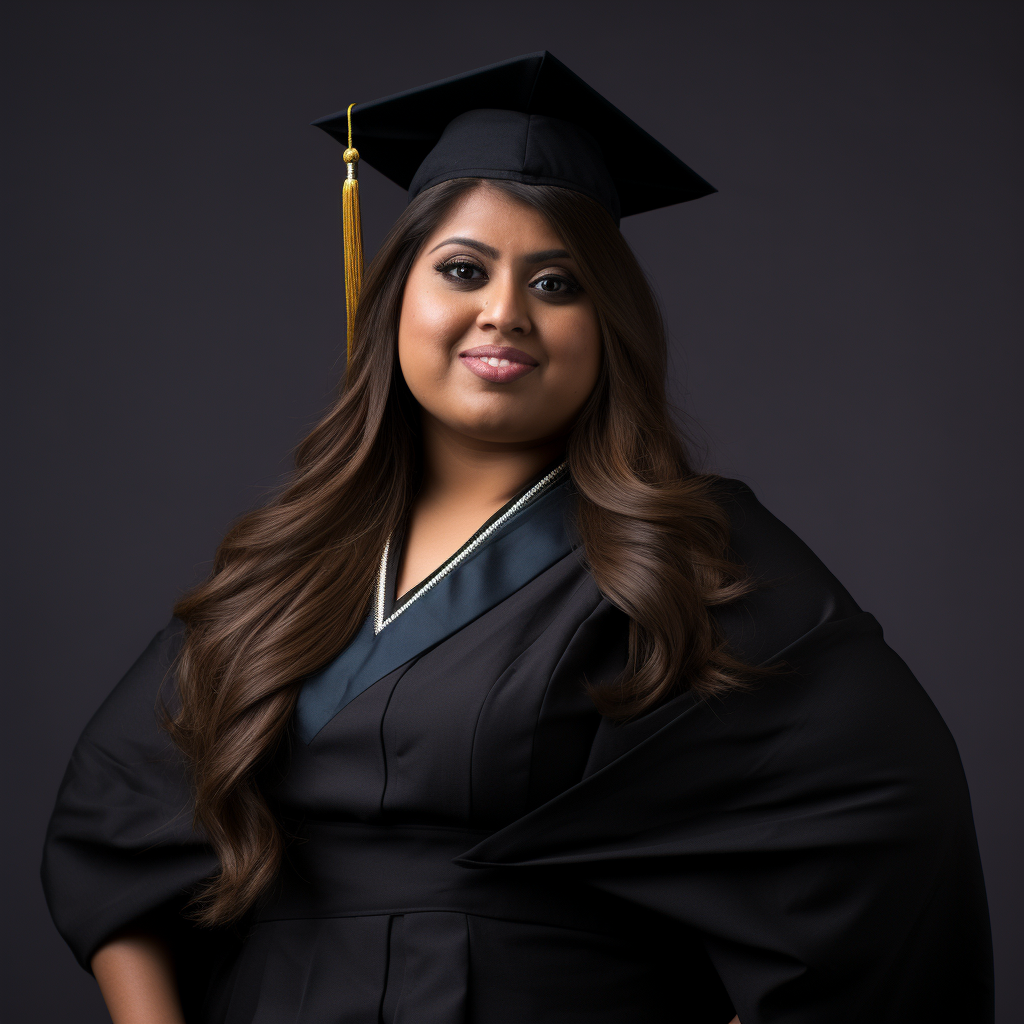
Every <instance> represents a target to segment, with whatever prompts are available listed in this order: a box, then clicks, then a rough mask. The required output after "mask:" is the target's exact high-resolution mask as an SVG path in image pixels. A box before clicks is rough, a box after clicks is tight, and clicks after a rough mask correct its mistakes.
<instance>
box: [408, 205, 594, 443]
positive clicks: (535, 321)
mask: <svg viewBox="0 0 1024 1024" xmlns="http://www.w3.org/2000/svg"><path fill="white" fill-rule="evenodd" d="M398 357H399V362H400V364H401V367H402V373H403V375H404V377H405V380H406V383H407V384H408V385H409V389H410V390H411V391H412V394H413V396H414V397H415V398H416V400H417V401H418V402H419V404H420V406H421V407H422V409H423V412H424V415H425V416H430V417H433V418H434V419H435V420H437V421H439V422H440V423H442V424H444V425H445V426H446V427H448V428H449V429H450V430H453V431H455V432H456V433H458V434H460V435H462V436H463V437H465V438H467V439H473V440H474V441H478V442H485V443H497V444H513V445H523V444H531V443H544V442H548V441H550V440H552V439H554V438H557V437H558V436H559V435H560V434H561V433H563V432H564V431H565V430H567V428H568V427H569V426H570V425H571V424H572V422H573V420H574V419H575V418H576V415H577V414H578V413H579V411H580V409H581V408H582V407H583V404H584V402H585V401H586V400H587V397H588V396H589V395H590V393H591V391H592V390H593V388H594V384H595V383H596V381H597V376H598V371H599V369H600V365H601V336H600V329H599V326H598V319H597V313H596V311H595V309H594V305H593V303H592V302H591V301H590V299H589V298H588V297H587V296H586V295H585V294H584V292H583V291H582V289H581V288H580V286H579V284H578V277H577V269H576V265H575V263H574V262H573V260H571V259H570V258H569V254H568V253H567V252H566V250H565V248H564V246H563V244H562V240H561V239H560V238H559V237H558V235H557V234H556V233H555V231H554V229H553V228H552V227H551V225H550V224H549V223H548V221H547V220H546V219H545V218H544V217H543V216H542V215H541V214H540V213H539V212H538V211H537V210H534V209H533V208H532V207H529V206H525V205H523V204H521V203H519V202H518V201H516V200H515V199H513V198H511V197H510V196H507V195H505V194H504V193H502V192H500V191H498V190H497V189H493V188H490V187H488V186H486V185H483V186H481V187H480V188H477V189H475V190H474V191H472V192H470V193H468V194H467V195H465V196H463V198H462V199H461V201H460V202H459V204H458V205H457V206H456V207H455V208H454V209H453V211H452V212H451V213H450V214H449V215H448V217H447V219H446V220H445V221H444V222H443V223H442V224H441V225H440V226H439V227H438V229H437V230H436V231H435V232H434V233H433V234H432V235H431V236H430V237H429V238H428V239H427V240H426V242H425V243H424V245H423V247H422V249H421V250H420V252H419V254H418V256H417V258H416V262H415V263H414V265H413V267H412V270H411V272H410V274H409V279H408V281H407V283H406V286H405V292H404V294H403V297H402V313H401V318H400V321H399V329H398Z"/></svg>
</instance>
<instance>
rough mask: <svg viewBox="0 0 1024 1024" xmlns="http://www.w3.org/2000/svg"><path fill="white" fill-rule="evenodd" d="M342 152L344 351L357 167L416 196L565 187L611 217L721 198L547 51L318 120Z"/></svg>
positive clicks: (355, 234)
mask: <svg viewBox="0 0 1024 1024" xmlns="http://www.w3.org/2000/svg"><path fill="white" fill-rule="evenodd" d="M313 124H314V125H316V126H317V127H318V128H322V129H323V130H324V131H326V132H327V133H328V134H329V135H331V136H333V137H334V138H336V139H337V140H338V141H339V142H341V143H342V144H344V145H345V147H346V149H345V153H344V159H345V162H346V164H347V165H348V177H347V178H346V181H345V184H344V186H343V188H342V209H343V220H344V233H345V298H346V305H347V309H348V343H349V347H350V349H351V344H352V324H353V320H354V317H355V307H356V303H357V301H358V295H359V282H360V279H361V278H362V241H361V237H360V228H359V205H358V196H359V192H358V182H357V180H356V164H357V163H358V161H359V160H360V159H364V160H366V162H367V163H369V164H370V166H371V167H374V168H375V169H376V170H378V171H380V172H381V174H383V175H384V176H385V177H386V178H390V180H391V181H393V182H395V184H397V185H400V186H401V187H402V188H405V189H408V190H409V198H410V199H413V198H415V197H416V196H417V195H419V193H420V192H422V191H424V190H425V189H428V188H430V187H431V186H433V185H437V184H439V183H440V182H442V181H448V180H450V179H452V178H498V179H506V180H512V181H520V182H525V183H526V184H532V185H560V186H562V187H563V188H568V189H572V190H573V191H575V192H581V193H583V194H584V195H586V196H589V197H590V198H591V199H593V200H595V201H596V202H598V203H600V204H601V205H602V206H603V207H604V208H605V209H606V210H607V211H608V212H609V213H610V214H611V216H612V217H613V218H614V219H615V221H616V223H617V222H618V221H619V218H620V217H628V216H630V215H631V214H634V213H644V212H646V211H647V210H656V209H659V208H660V207H663V206H671V205H674V204H675V203H685V202H687V201H688V200H690V199H699V198H700V197H701V196H706V195H710V194H711V193H712V192H714V191H715V189H714V188H713V187H712V186H711V185H709V184H708V183H707V182H706V181H705V180H704V179H703V178H701V177H700V176H699V175H697V174H695V173H694V172H693V171H692V170H691V169H690V168H689V167H687V166H686V164H684V163H683V162H682V160H680V159H679V158H678V157H677V156H675V155H674V154H673V153H671V152H670V151H669V150H667V149H666V148H665V147H664V146H663V145H662V144H661V143H660V142H658V141H657V140H656V139H654V138H652V137H651V136H650V135H648V134H647V132H645V131H644V130H643V129H642V128H641V127H640V126H639V125H637V124H635V123H634V122H633V121H631V120H630V119H629V118H628V117H626V115H625V114H623V113H622V111H621V110H619V109H618V108H617V107H615V106H614V105H613V104H611V103H609V102H608V100H606V99H605V98H604V97H603V96H601V95H600V94H599V93H598V92H596V91H595V90H594V89H592V88H591V87H590V86H589V85H587V83H586V82H584V81H583V79H581V78H580V77H579V76H578V75H575V74H573V72H572V71H570V70H569V69H568V68H567V67H566V66H565V65H564V64H563V63H562V62H561V61H559V60H557V59H556V58H555V57H553V56H552V55H551V54H550V53H548V52H546V51H542V52H540V53H530V54H526V55H525V56H522V57H514V58H513V59H512V60H507V61H502V62H501V63H500V64H492V65H490V66H489V67H485V68H479V69H478V70H476V71H468V72H466V73H465V74H461V75H456V76H454V77H453V78H446V79H444V80H442V81H440V82H433V83H431V84H430V85H423V86H420V87H419V88H416V89H409V90H407V91H406V92H401V93H397V94H396V95H394V96H387V97H385V98H384V99H380V100H373V101H372V102H370V103H354V104H351V105H350V106H349V107H348V109H347V110H346V111H343V112H341V113H338V114H331V115H330V116H328V117H322V118H320V119H319V120H317V121H314V122H313Z"/></svg>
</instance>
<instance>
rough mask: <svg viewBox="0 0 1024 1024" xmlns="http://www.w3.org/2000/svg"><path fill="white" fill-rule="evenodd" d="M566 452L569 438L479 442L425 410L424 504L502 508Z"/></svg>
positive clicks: (421, 500)
mask: <svg viewBox="0 0 1024 1024" xmlns="http://www.w3.org/2000/svg"><path fill="white" fill-rule="evenodd" d="M564 451H565V439H564V438H557V439H550V438H549V439H545V440H542V441H530V442H520V443H516V442H495V441H480V440H478V439H476V438H471V437H467V436H466V435H465V434H459V433H457V432H456V431H454V430H452V429H451V428H450V427H448V426H446V425H445V424H444V423H442V422H441V421H440V420H438V419H435V418H434V417H433V416H431V415H430V414H429V413H427V412H425V411H424V413H423V485H422V488H421V490H420V495H419V501H420V502H421V503H426V504H431V505H433V504H434V503H445V504H446V503H448V502H450V501H457V502H459V503H460V504H466V505H470V506H477V507H483V508H493V509H498V508H500V507H501V506H502V505H504V504H505V503H506V502H507V501H509V500H510V499H511V498H513V497H514V496H515V495H516V494H517V493H518V492H519V491H520V490H522V488H523V487H524V485H525V484H527V483H528V482H529V481H530V480H532V479H533V478H534V477H535V476H537V475H538V474H539V473H540V472H541V470H543V469H544V467H545V466H547V465H549V464H550V463H552V462H554V461H555V460H556V459H558V457H559V456H560V455H562V454H563V453H564Z"/></svg>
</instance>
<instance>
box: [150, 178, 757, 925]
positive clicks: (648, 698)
mask: <svg viewBox="0 0 1024 1024" xmlns="http://www.w3.org/2000/svg"><path fill="white" fill-rule="evenodd" d="M477 188H492V189H497V190H499V191H501V192H503V193H505V194H506V195H509V196H511V197H512V198H514V199H515V200H517V201H519V202H521V203H525V204H527V205H528V206H531V207H533V208H534V209H536V210H538V211H540V212H541V213H542V214H543V215H544V216H545V217H546V218H547V219H548V221H549V222H550V223H551V225H552V226H553V228H554V229H555V231H556V232H557V233H558V235H559V236H560V237H561V239H562V241H563V244H564V245H565V247H566V249H567V250H568V251H569V253H570V254H571V255H572V257H573V258H574V260H575V261H576V264H577V267H578V270H579V278H580V284H581V286H582V287H583V289H584V290H585V291H586V293H587V294H588V295H589V296H590V297H591V299H592V301H593V302H594V305H595V307H596V309H597V314H598V318H599V322H600V330H601V337H602V344H603V347H604V351H603V358H602V365H601V370H600V374H599V378H598V381H597V384H596V386H595V387H594V390H593V392H592V394H591V395H590V397H589V399H588V400H587V402H586V404H585V406H584V408H583V409H582V410H581V412H580V414H579V416H578V418H577V420H576V422H575V424H574V425H573V426H572V428H571V431H570V434H569V437H568V440H567V448H566V454H567V459H568V463H569V470H570V473H571V477H572V481H573V483H574V485H575V487H576V490H577V491H578V494H579V500H578V512H577V516H578V528H579V534H580V537H581V538H582V545H583V555H584V558H585V560H586V564H587V567H588V569H589V571H590V572H591V574H592V575H593V578H594V580H595V581H596V583H597V585H598V587H599V588H600V590H601V591H602V593H603V594H604V595H605V596H606V597H607V598H608V599H609V600H610V601H611V602H612V603H613V604H615V605H616V606H617V607H618V608H620V609H621V610H622V611H623V612H625V613H626V614H627V615H628V616H629V620H630V628H629V656H628V663H627V666H626V670H625V672H624V673H623V674H622V676H621V677H620V678H619V679H618V680H616V681H615V682H614V683H613V684H611V685H608V686H605V687H603V688H600V689H597V688H592V689H591V696H592V698H593V700H594V701H595V703H596V705H597V707H598V708H599V710H600V711H601V712H602V713H603V714H605V715H608V716H612V717H615V718H628V717H631V716H635V715H637V714H640V713H642V712H644V711H646V710H647V709H649V708H651V707H653V706H654V705H656V704H658V703H659V702H661V701H662V700H664V699H666V698H667V697H668V696H669V695H670V694H672V693H675V692H678V691H679V690H680V689H683V688H689V689H691V690H693V691H696V692H697V693H698V694H701V695H707V694H713V693H717V692H721V691H723V690H725V689H726V688H728V687H730V686H735V685H742V679H743V677H744V673H745V671H746V670H745V667H744V666H743V665H741V664H740V663H739V662H738V661H736V660H735V659H734V658H732V657H731V656H730V654H729V652H728V651H727V650H726V649H725V647H724V645H723V643H722V640H721V638H720V636H719V634H718V632H717V630H716V627H715V624H714V620H713V618H712V616H711V614H710V609H711V607H712V606H714V605H718V604H722V603H725V602H728V601H730V600H733V599H734V598H736V597H738V596H739V595H740V594H741V593H743V592H744V590H745V588H746V584H745V582H744V579H743V577H742V574H741V572H740V570H739V569H738V567H737V566H735V565H734V564H732V563H731V562H730V561H729V559H728V541H729V529H728V518H727V515H726V513H725V511H724V509H723V508H722V506H721V505H720V504H719V502H718V501H717V500H716V498H715V488H714V484H715V481H716V479H717V478H715V477H711V476H705V475H701V474H698V473H696V472H695V471H694V469H693V468H692V466H691V464H690V461H689V459H688V457H687V452H686V448H685V445H684V443H683V441H682V439H681V437H680V435H679V432H678V431H677V429H676V427H675V426H674V424H673V422H672V418H671V415H670V412H669V407H668V403H667V399H666V395H665V387H664V383H665V379H666V372H667V352H666V344H665V334H664V328H663V325H662V320H661V314H660V311H659V309H658V305H657V302H656V300H655V298H654V295H653V294H652V292H651V289H650V286H649V285H648V282H647V280H646V278H645V276H644V273H643V271H642V270H641V268H640V266H639V264H638V262H637V260H636V258H635V257H634V255H633V253H632V251H631V250H630V248H629V246H628V244H627V243H626V241H625V239H624V238H623V236H622V234H621V233H620V232H619V230H618V228H617V227H616V226H615V224H614V222H613V221H612V218H611V217H610V216H609V215H608V213H607V212H606V211H605V210H604V209H603V208H602V207H600V206H599V205H598V204H597V203H595V202H594V201H593V200H591V199H588V198H587V197H585V196H582V195H580V194H578V193H576V192H571V191H568V190H566V189H562V188H557V187H554V186H546V185H545V186H532V185H523V184H519V183H516V182H509V181H486V182H485V181H482V180H481V179H477V178H461V179H457V180H454V181H448V182H444V183H442V184H439V185H436V186H435V187H433V188H431V189H428V190H427V191H426V192H424V193H422V194H421V195H420V196H418V197H417V198H416V199H414V200H413V201H412V202H411V203H410V204H409V206H408V207H407V208H406V210H405V212H404V213H403V214H402V215H401V217H399V219H398V221H397V222H396V224H395V225H394V227H393V229H392V230H391V232H390V234H389V235H388V237H387V239H386V240H385V241H384V244H383V245H382V246H381V249H380V251H379V252H378V254H377V256H376V257H375V258H374V260H373V261H372V263H371V264H370V265H369V267H368V269H367V273H366V277H365V281H364V284H363V294H362V299H361V302H360V307H359V313H358V316H357V320H356V324H355V345H354V351H353V356H352V359H351V362H350V364H349V366H348V367H347V370H346V375H345V380H344V384H343V386H342V389H341V392H340V394H339V396H338V398H337V401H336V402H335V403H334V405H333V407H332V408H331V409H330V410H329V411H328V412H327V414H326V415H325V416H324V417H323V419H322V420H321V421H320V422H319V423H318V424H317V425H316V427H314V429H313V430H312V432H311V433H310V434H309V435H308V436H307V437H306V438H305V439H304V440H303V441H302V442H301V444H300V445H299V447H298V449H297V451H296V457H295V470H294V473H293V475H292V477H291V479H290V481H289V483H288V484H287V485H286V486H285V487H284V488H283V489H282V490H281V492H280V493H279V494H278V495H277V496H276V497H275V498H274V499H273V500H272V501H270V502H269V503H268V504H267V505H265V506H264V507H261V508H258V509H256V510H254V511H251V512H249V513H247V514H246V515H244V516H242V517H241V518H240V519H239V520H238V521H237V522H236V523H235V524H234V525H233V526H232V527H231V529H230V530H229V531H228V533H227V535H226V536H225V537H224V539H223V541H222V542H221V544H220V546H219V547H218V549H217V553H216V557H215V561H214V566H213V570H212V572H211V574H210V576H209V578H208V579H207V580H206V581H205V582H203V583H202V584H200V585H199V586H197V587H196V588H195V589H194V590H192V591H191V592H190V593H188V594H187V595H186V596H185V597H183V598H182V599H181V600H180V601H179V602H178V604H177V606H176V608H175V614H176V615H177V616H178V617H179V618H181V619H182V620H183V621H184V623H185V626H186V630H185V637H184V642H183V646H182V650H181V653H180V656H179V659H178V662H177V665H176V672H177V687H178V693H177V696H178V705H177V710H176V712H175V713H174V714H173V715H169V716H168V719H167V728H168V730H169V732H170V733H171V736H172V737H173V739H174V741H175V742H176V743H177V745H178V746H179V747H180V748H181V750H182V751H183V752H184V754H185V756H186V759H187V761H188V764H189V766H190V770H191V774H192V782H193V787H194V796H195V809H194V814H195V824H196V827H197V828H198V829H199V830H200V831H201V832H202V833H203V834H204V835H205V837H206V838H207V839H208V840H209V842H210V843H211V844H212V846H213V848H214V850H215V852H216V854H217V856H218V858H219V861H220V871H219V872H218V873H217V874H216V875H214V876H213V877H211V878H210V879H209V880H208V881H207V882H206V883H205V886H204V888H203V889H202V891H201V892H199V893H198V894H197V896H196V898H195V901H194V903H193V906H192V911H193V916H194V918H195V919H196V920H197V921H199V922H200V923H203V924H209V925H213V924H224V923H227V922H230V921H232V920H235V919H237V918H239V917H240V916H241V915H243V914H244V913H245V912H246V910H247V909H248V908H250V907H251V906H252V905H253V903H254V902H255V900H256V899H257V898H258V897H259V895H260V894H261V893H262V892H263V891H264V890H265V889H266V888H267V886H268V885H270V883H271V882H272V881H273V879H274V877H275V875H276V873H277V870H278V868H279V865H280V862H281V856H282V850H283V845H284V838H283V833H282V829H281V826H280V824H279V823H278V822H277V821H276V819H275V817H274V815H273V813H272V811H271V808H270V806H269V805H268V803H267V801H266V799H265V797H264V796H263V794H262V792H261V789H260V786H259V773H260V771H261V769H262V768H263V767H264V766H265V765H266V764H267V763H268V761H269V759H270V758H271V756H272V755H273V753H274V751H275V750H276V748H277V747H278V745H279V743H280V741H281V740H282V737H283V736H284V735H285V734H286V730H287V726H288V722H289V719H290V718H291V715H292V712H293V710H294V707H295V702H296V698H297V696H298V691H299V688H300V685H301V683H302V680H303V679H304V678H305V677H307V676H309V675H310V674H311V673H313V672H316V671H317V670H318V669H321V668H322V667H324V666H325V665H326V664H327V663H328V662H330V661H331V659H333V658H334V657H335V656H336V655H337V654H338V653H339V652H340V651H341V650H342V649H343V648H344V647H345V645H346V644H347V643H348V642H349V641H350V640H351V638H352V637H353V636H354V635H355V633H356V632H357V630H358V629H359V627H360V625H361V623H362V622H363V620H364V618H365V616H366V614H367V610H368V607H369V602H370V595H371V592H372V589H373V583H374V576H375V572H376V568H377V564H378V561H379V558H380V552H381V550H382V549H383V547H384V543H385V541H386V539H387V538H388V537H389V536H390V535H391V534H392V532H393V531H394V530H395V529H396V527H398V526H399V524H400V523H401V522H402V520H403V519H404V518H405V516H406V515H407V514H408V512H409V510H410V508H411V506H412V503H413V499H414V497H415V494H416V491H417V488H418V486H419V481H420V477H421V472H422V469H421V450H420V426H419V416H418V407H417V405H416V402H415V400H414V399H413V397H412V395H411V393H410V392H409V389H408V387H407V386H406V385H405V382H404V380H403V378H402V375H401V372H400V370H399V368H398V360H397V338H398V323H399V315H400V312H401V304H402V295H403V292H404V288H405V282H406V279H407V277H408V274H409V271H410V268H411V267H412V265H413V262H414V261H415V259H416V256H417V255H418V253H419V251H420V248H421V247H422V245H423V243H424V242H425V241H426V239H427V238H428V237H429V236H430V235H431V234H432V233H433V232H434V231H435V230H436V228H437V227H438V226H439V225H440V224H441V223H442V221H443V220H444V218H445V217H446V215H447V214H448V213H449V211H450V210H451V209H452V208H453V206H454V205H455V204H456V203H457V202H458V201H459V200H460V199H461V198H462V197H463V196H465V195H467V194H468V193H469V192H470V191H472V190H473V189H477Z"/></svg>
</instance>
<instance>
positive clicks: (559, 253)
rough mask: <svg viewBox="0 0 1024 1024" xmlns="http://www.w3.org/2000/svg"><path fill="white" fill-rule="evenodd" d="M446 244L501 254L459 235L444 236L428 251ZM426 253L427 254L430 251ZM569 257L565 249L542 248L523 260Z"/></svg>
mask: <svg viewBox="0 0 1024 1024" xmlns="http://www.w3.org/2000/svg"><path fill="white" fill-rule="evenodd" d="M446 245H465V246H468V247H469V248H470V249H476V251H477V252H480V253H483V254H484V256H487V257H489V258H490V259H492V260H496V259H497V258H498V257H499V256H500V255H501V253H499V252H498V250H497V249H495V248H494V246H491V245H487V244H486V243H484V242H478V241H477V240H476V239H475V238H461V237H453V238H446V239H445V240H444V241H443V242H438V244H437V245H435V246H434V248H433V249H431V250H430V252H437V250H438V249H440V248H442V247H443V246H446ZM427 255H428V256H429V255H430V253H428V254H427ZM571 258H572V257H571V256H570V255H569V253H568V252H567V251H566V250H565V249H542V250H541V251H540V252H530V253H527V254H526V256H525V261H526V262H527V263H547V262H548V260H564V259H571Z"/></svg>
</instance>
